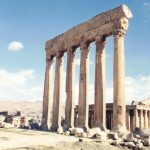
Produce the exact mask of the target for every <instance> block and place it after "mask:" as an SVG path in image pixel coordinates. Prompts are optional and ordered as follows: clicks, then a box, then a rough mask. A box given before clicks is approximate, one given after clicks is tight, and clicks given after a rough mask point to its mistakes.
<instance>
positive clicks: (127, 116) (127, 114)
mask: <svg viewBox="0 0 150 150" xmlns="http://www.w3.org/2000/svg"><path fill="white" fill-rule="evenodd" d="M126 126H127V129H128V130H129V131H130V110H129V109H128V110H127V111H126Z"/></svg>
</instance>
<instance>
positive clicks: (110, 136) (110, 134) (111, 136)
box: [107, 132, 118, 140]
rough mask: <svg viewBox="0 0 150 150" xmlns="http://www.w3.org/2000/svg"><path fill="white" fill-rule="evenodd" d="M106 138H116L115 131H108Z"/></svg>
mask: <svg viewBox="0 0 150 150" xmlns="http://www.w3.org/2000/svg"><path fill="white" fill-rule="evenodd" d="M107 136H108V138H110V139H112V140H117V139H118V134H117V133H115V132H109V133H108V134H107Z"/></svg>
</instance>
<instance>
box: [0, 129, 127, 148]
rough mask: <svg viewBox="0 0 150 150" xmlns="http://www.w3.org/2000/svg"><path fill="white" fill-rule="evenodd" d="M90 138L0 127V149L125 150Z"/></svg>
mask: <svg viewBox="0 0 150 150" xmlns="http://www.w3.org/2000/svg"><path fill="white" fill-rule="evenodd" d="M125 149H127V148H122V147H115V146H111V145H109V144H108V143H97V142H94V141H93V140H92V139H83V142H79V138H77V137H74V136H66V135H58V134H56V133H50V132H41V131H33V130H24V129H14V128H12V129H3V128H0V150H125Z"/></svg>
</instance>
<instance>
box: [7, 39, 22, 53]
mask: <svg viewBox="0 0 150 150" xmlns="http://www.w3.org/2000/svg"><path fill="white" fill-rule="evenodd" d="M23 48H24V45H23V43H21V42H18V41H12V42H11V43H9V45H8V50H10V51H19V50H21V49H23Z"/></svg>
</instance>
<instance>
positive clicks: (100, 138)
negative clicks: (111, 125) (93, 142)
mask: <svg viewBox="0 0 150 150" xmlns="http://www.w3.org/2000/svg"><path fill="white" fill-rule="evenodd" d="M92 139H98V141H99V142H105V141H106V139H107V135H106V133H105V132H104V131H101V132H100V133H96V134H94V135H93V136H92Z"/></svg>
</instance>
